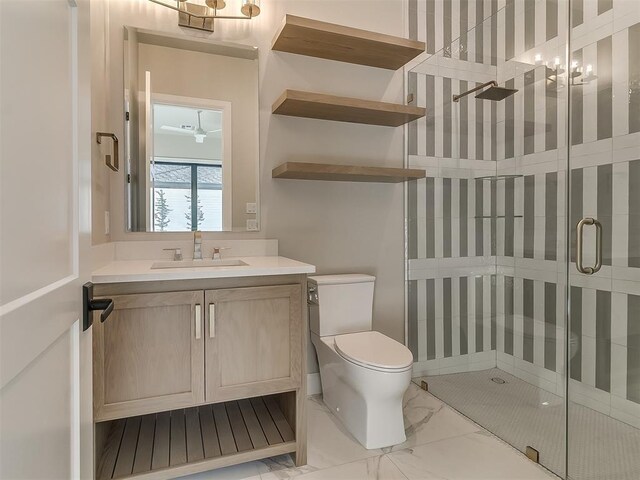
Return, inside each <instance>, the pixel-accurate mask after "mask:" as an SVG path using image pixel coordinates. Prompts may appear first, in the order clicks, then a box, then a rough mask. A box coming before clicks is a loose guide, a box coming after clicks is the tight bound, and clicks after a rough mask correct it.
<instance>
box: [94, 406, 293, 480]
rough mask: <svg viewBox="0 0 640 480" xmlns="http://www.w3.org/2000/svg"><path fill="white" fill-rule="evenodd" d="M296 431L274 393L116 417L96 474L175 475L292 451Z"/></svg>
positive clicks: (116, 476)
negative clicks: (270, 395)
mask: <svg viewBox="0 0 640 480" xmlns="http://www.w3.org/2000/svg"><path fill="white" fill-rule="evenodd" d="M294 436H295V435H294V433H293V429H292V428H291V426H290V425H289V423H288V422H287V420H286V418H285V416H284V414H283V413H282V410H281V409H280V407H279V404H278V402H277V400H276V399H275V397H257V398H252V399H244V400H238V401H237V402H236V401H233V402H226V403H218V404H214V405H202V406H199V407H192V408H187V409H180V410H173V411H171V412H162V413H157V414H150V415H144V416H142V417H131V418H125V419H120V420H114V421H112V422H110V431H109V434H108V436H107V440H106V442H105V445H104V448H103V450H102V453H101V455H100V458H99V463H98V472H97V473H98V474H97V478H98V479H100V480H102V479H112V478H135V479H152V478H153V479H169V478H175V477H178V476H182V475H187V474H190V473H196V472H202V471H206V470H211V469H214V468H219V467H225V466H228V465H233V464H237V463H241V462H248V461H251V460H257V459H261V458H267V457H272V456H276V455H282V454H284V453H291V452H295V450H296V442H295V438H294Z"/></svg>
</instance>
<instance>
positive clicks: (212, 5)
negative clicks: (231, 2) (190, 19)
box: [204, 0, 227, 10]
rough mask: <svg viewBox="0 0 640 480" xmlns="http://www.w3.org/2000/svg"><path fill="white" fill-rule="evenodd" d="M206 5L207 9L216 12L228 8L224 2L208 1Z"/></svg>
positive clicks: (219, 0)
mask: <svg viewBox="0 0 640 480" xmlns="http://www.w3.org/2000/svg"><path fill="white" fill-rule="evenodd" d="M204 3H205V4H206V5H207V7H209V8H213V9H214V10H222V9H223V8H224V7H226V6H227V4H226V3H225V1H224V0H206V1H205V2H204Z"/></svg>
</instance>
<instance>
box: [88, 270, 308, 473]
mask: <svg viewBox="0 0 640 480" xmlns="http://www.w3.org/2000/svg"><path fill="white" fill-rule="evenodd" d="M306 284H307V277H306V275H300V274H296V275H274V276H262V277H247V278H218V279H192V280H171V281H149V282H129V283H112V284H96V285H95V286H94V293H95V295H96V297H109V298H112V299H113V300H114V303H115V309H114V311H113V313H112V314H111V315H110V316H109V318H108V319H107V321H106V322H105V323H100V320H99V319H98V318H97V317H96V318H94V323H93V347H94V350H93V351H94V401H95V405H94V407H95V408H94V421H95V422H96V429H95V432H96V435H95V444H94V448H95V455H96V459H97V463H96V477H97V478H101V479H102V478H105V479H111V478H132V479H133V478H135V479H140V480H142V479H145V480H150V479H156V480H158V479H170V478H175V477H177V476H181V475H187V474H191V473H196V472H202V471H206V470H211V469H214V468H220V467H225V466H229V465H234V464H237V463H243V462H248V461H252V460H258V459H262V458H268V457H273V456H278V455H282V454H287V453H290V454H292V455H293V457H294V459H295V462H296V464H297V465H299V466H300V465H304V464H306V452H307V448H306V401H307V395H306V393H307V390H306V382H305V381H303V380H304V379H306V346H307V335H308V334H307V327H306V325H307V322H306V319H307V310H306ZM168 452H171V453H170V454H169V453H168Z"/></svg>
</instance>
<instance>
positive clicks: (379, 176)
mask: <svg viewBox="0 0 640 480" xmlns="http://www.w3.org/2000/svg"><path fill="white" fill-rule="evenodd" d="M271 176H272V177H273V178H287V179H295V180H328V181H337V182H373V183H376V182H377V183H399V182H406V181H409V180H416V179H419V178H424V177H425V176H426V172H425V170H419V169H413V168H388V167H364V166H356V165H327V164H323V163H300V162H287V163H283V164H282V165H280V166H278V167H276V168H274V169H273V171H272V172H271Z"/></svg>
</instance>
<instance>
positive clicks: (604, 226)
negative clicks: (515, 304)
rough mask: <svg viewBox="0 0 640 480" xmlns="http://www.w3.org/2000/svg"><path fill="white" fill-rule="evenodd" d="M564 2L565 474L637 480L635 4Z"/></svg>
mask: <svg viewBox="0 0 640 480" xmlns="http://www.w3.org/2000/svg"><path fill="white" fill-rule="evenodd" d="M572 6H573V10H572V28H571V40H570V44H571V62H570V67H569V78H570V79H571V80H570V84H569V85H570V86H569V88H570V90H571V106H570V112H571V113H570V118H569V124H570V133H571V140H570V149H569V158H570V177H569V178H570V182H571V193H570V196H571V198H570V222H569V226H570V227H571V233H570V234H571V257H570V267H569V271H570V281H569V282H570V289H569V299H570V316H569V322H570V328H569V332H570V334H569V335H570V337H569V340H570V342H569V344H570V358H569V384H568V385H569V387H568V400H569V404H568V447H569V452H568V464H567V471H568V476H569V477H570V478H573V479H580V480H582V479H595V478H598V479H599V478H603V479H605V478H606V479H629V480H631V479H638V478H640V455H639V452H640V430H639V429H640V2H638V1H637V0H613V1H612V0H607V1H605V0H598V1H596V0H583V1H573V2H572ZM581 220H582V222H581V225H583V228H582V233H581V235H578V232H577V231H576V226H577V225H578V223H579V222H580V221H581ZM598 230H600V232H598ZM598 235H601V241H600V242H598V241H597V236H598ZM580 247H581V248H580ZM600 264H601V265H602V266H601V268H598V266H599V265H600ZM594 267H595V268H594Z"/></svg>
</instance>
